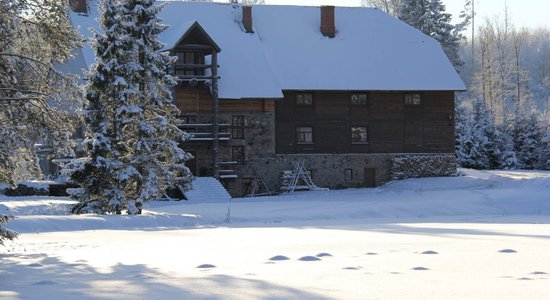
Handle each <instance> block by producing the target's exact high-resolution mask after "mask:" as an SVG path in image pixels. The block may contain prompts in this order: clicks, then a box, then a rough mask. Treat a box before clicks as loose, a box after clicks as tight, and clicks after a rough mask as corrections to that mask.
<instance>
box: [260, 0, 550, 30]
mask: <svg viewBox="0 0 550 300" xmlns="http://www.w3.org/2000/svg"><path fill="white" fill-rule="evenodd" d="M266 2H267V3H268V4H294V5H320V4H331V5H337V6H359V5H361V0H266ZM443 2H444V3H445V5H447V11H448V12H450V13H452V14H453V15H458V13H459V12H460V11H461V10H462V8H463V6H464V1H463V0H443ZM505 2H506V0H476V11H477V19H478V20H481V19H483V18H485V17H490V18H492V17H495V16H497V15H501V16H503V15H504V7H505ZM507 2H508V13H509V15H510V17H511V18H512V21H513V23H514V24H515V25H516V26H518V27H529V28H535V27H547V28H550V1H549V0H507ZM480 23H481V22H480ZM478 24H479V23H478Z"/></svg>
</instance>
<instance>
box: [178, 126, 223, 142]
mask: <svg viewBox="0 0 550 300" xmlns="http://www.w3.org/2000/svg"><path fill="white" fill-rule="evenodd" d="M218 126H219V128H227V127H229V126H231V124H219V125H218ZM179 127H180V129H181V130H183V131H185V132H187V133H188V134H190V135H191V136H192V137H191V138H190V139H189V141H192V142H209V141H213V140H214V134H213V132H212V124H211V123H197V124H180V125H179ZM230 139H231V134H230V133H229V132H219V133H218V140H220V141H229V140H230Z"/></svg>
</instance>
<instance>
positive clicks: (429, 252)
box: [422, 250, 439, 254]
mask: <svg viewBox="0 0 550 300" xmlns="http://www.w3.org/2000/svg"><path fill="white" fill-rule="evenodd" d="M422 254H439V253H437V252H436V251H432V250H428V251H424V252H422Z"/></svg>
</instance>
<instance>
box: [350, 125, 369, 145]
mask: <svg viewBox="0 0 550 300" xmlns="http://www.w3.org/2000/svg"><path fill="white" fill-rule="evenodd" d="M354 128H365V141H354V140H353V137H354V134H353V129H354ZM349 129H350V130H349V132H350V141H351V144H353V145H367V144H368V143H369V127H368V126H366V125H352V126H350V128H349Z"/></svg>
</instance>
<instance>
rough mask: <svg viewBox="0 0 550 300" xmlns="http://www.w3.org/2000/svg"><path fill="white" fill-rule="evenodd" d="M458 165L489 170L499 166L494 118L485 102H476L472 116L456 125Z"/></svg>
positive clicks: (473, 105)
mask: <svg viewBox="0 0 550 300" xmlns="http://www.w3.org/2000/svg"><path fill="white" fill-rule="evenodd" d="M458 127H459V131H457V132H458V134H459V136H458V138H457V140H458V147H457V160H458V163H459V164H460V165H461V166H463V167H466V168H474V169H491V168H495V167H497V166H498V164H499V157H500V151H499V149H498V147H497V145H496V144H495V140H496V134H495V125H494V118H493V116H492V114H491V111H490V110H488V109H487V108H486V107H485V102H484V101H482V100H476V101H474V102H473V104H472V114H471V116H469V117H463V119H462V120H461V121H460V125H458Z"/></svg>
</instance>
